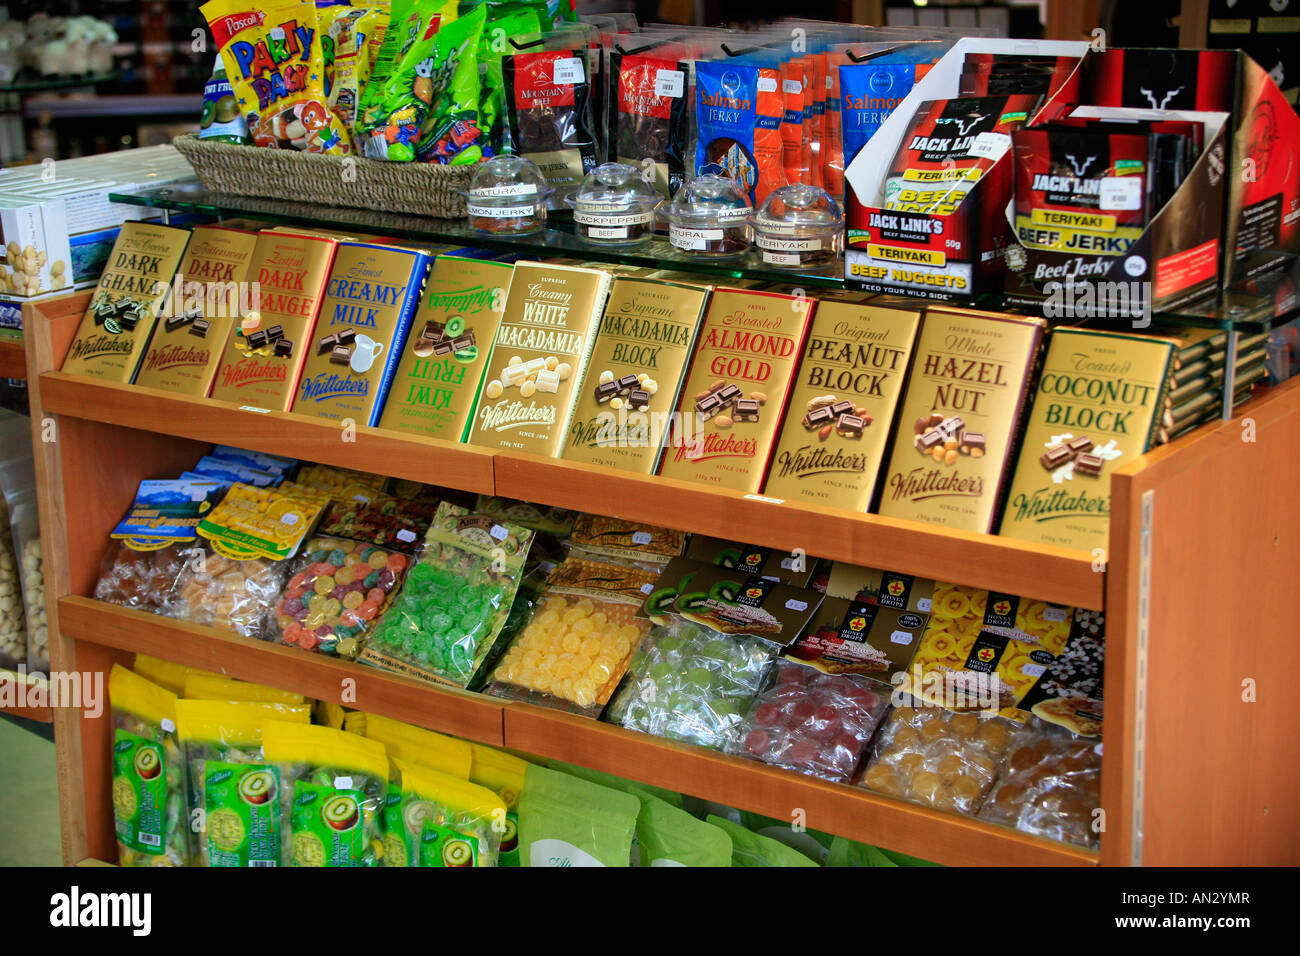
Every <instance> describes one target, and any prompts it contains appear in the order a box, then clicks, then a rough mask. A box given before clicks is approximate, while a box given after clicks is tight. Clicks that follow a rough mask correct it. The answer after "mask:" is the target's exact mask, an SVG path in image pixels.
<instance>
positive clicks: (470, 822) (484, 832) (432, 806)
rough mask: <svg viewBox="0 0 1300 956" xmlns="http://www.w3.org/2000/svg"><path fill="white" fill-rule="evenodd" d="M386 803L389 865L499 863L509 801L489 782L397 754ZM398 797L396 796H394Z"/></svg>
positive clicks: (386, 856) (386, 859)
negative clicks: (484, 784) (482, 784)
mask: <svg viewBox="0 0 1300 956" xmlns="http://www.w3.org/2000/svg"><path fill="white" fill-rule="evenodd" d="M392 764H393V767H394V768H395V769H396V770H397V774H396V776H397V779H398V783H397V784H396V786H394V785H393V784H391V783H390V785H389V793H388V799H387V801H386V802H385V804H384V865H385V866H439V867H464V866H496V865H497V850H498V848H499V847H500V846H501V837H502V835H503V834H504V833H505V829H506V805H505V802H504V801H502V799H501V798H500V797H498V796H497V795H496V794H495V793H493V792H492V791H491V790H489V789H487V788H486V787H480V786H479V785H478V784H474V783H470V782H469V781H468V780H464V779H460V778H457V777H453V776H451V775H450V774H445V773H439V772H438V771H437V770H431V769H430V768H428V767H422V766H420V765H419V764H417V763H410V762H409V761H405V760H399V759H394V760H393V761H392ZM394 797H396V799H394Z"/></svg>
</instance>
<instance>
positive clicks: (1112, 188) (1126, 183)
mask: <svg viewBox="0 0 1300 956" xmlns="http://www.w3.org/2000/svg"><path fill="white" fill-rule="evenodd" d="M1142 183H1143V177H1141V176H1107V177H1105V178H1104V179H1103V180H1102V181H1101V196H1100V197H1099V199H1098V201H1097V205H1098V207H1099V208H1101V209H1120V210H1124V209H1141V208H1142Z"/></svg>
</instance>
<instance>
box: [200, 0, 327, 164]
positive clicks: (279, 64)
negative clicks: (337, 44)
mask: <svg viewBox="0 0 1300 956" xmlns="http://www.w3.org/2000/svg"><path fill="white" fill-rule="evenodd" d="M199 9H200V11H201V12H202V13H203V16H204V17H205V18H207V21H208V25H209V27H211V29H212V35H213V37H214V38H215V39H216V42H217V48H218V49H219V50H220V52H221V60H222V62H223V63H224V64H225V66H226V75H227V77H228V78H229V79H230V85H231V88H232V89H233V90H234V91H235V99H236V101H237V102H238V103H239V107H240V109H241V110H242V111H243V113H244V121H245V123H246V124H247V126H248V132H249V135H250V136H252V138H253V142H254V143H255V144H256V145H258V146H266V147H274V148H279V149H299V150H305V151H307V152H310V153H330V154H334V155H346V154H350V153H351V152H352V151H353V148H352V134H351V131H350V130H349V129H348V127H347V126H345V125H344V124H343V123H341V122H340V121H339V119H338V117H336V116H335V115H334V114H333V113H332V112H331V111H330V109H329V105H328V101H327V99H326V96H325V77H324V73H325V59H324V56H323V54H322V48H321V36H320V27H319V24H318V20H317V16H316V7H315V5H314V4H313V3H311V2H310V0H273V2H271V3H269V4H266V5H265V6H259V7H256V8H255V7H253V5H252V4H251V3H249V2H248V0H209V2H208V3H205V4H204V5H203V6H202V7H200V8H199Z"/></svg>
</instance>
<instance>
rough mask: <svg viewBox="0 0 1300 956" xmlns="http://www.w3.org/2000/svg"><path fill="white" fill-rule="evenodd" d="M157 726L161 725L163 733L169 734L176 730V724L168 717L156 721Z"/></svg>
mask: <svg viewBox="0 0 1300 956" xmlns="http://www.w3.org/2000/svg"><path fill="white" fill-rule="evenodd" d="M158 726H159V727H161V728H162V729H163V731H164V732H165V733H169V734H170V733H173V732H174V731H175V730H176V725H175V724H174V723H173V722H172V719H171V718H170V717H164V718H163V719H162V720H160V721H159V722H158Z"/></svg>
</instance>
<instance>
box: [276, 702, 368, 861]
mask: <svg viewBox="0 0 1300 956" xmlns="http://www.w3.org/2000/svg"><path fill="white" fill-rule="evenodd" d="M262 751H263V753H264V754H265V757H266V761H267V763H269V764H271V765H273V766H275V767H276V769H277V770H278V771H279V773H280V820H281V826H280V835H281V845H282V850H281V853H282V857H281V858H282V859H283V860H284V861H285V863H286V864H287V865H289V866H377V865H379V862H380V860H381V859H382V857H383V853H384V846H383V841H382V838H381V835H380V825H381V819H382V813H383V808H384V800H385V796H386V794H387V792H388V758H387V756H386V755H385V754H384V747H383V745H382V744H380V743H378V742H377V741H374V740H367V739H366V738H365V737H358V736H356V735H355V734H349V733H347V732H346V731H342V730H334V729H333V728H330V727H316V726H313V725H310V724H293V723H286V722H284V721H275V720H271V721H267V722H266V723H265V724H264V725H263V727H262Z"/></svg>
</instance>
